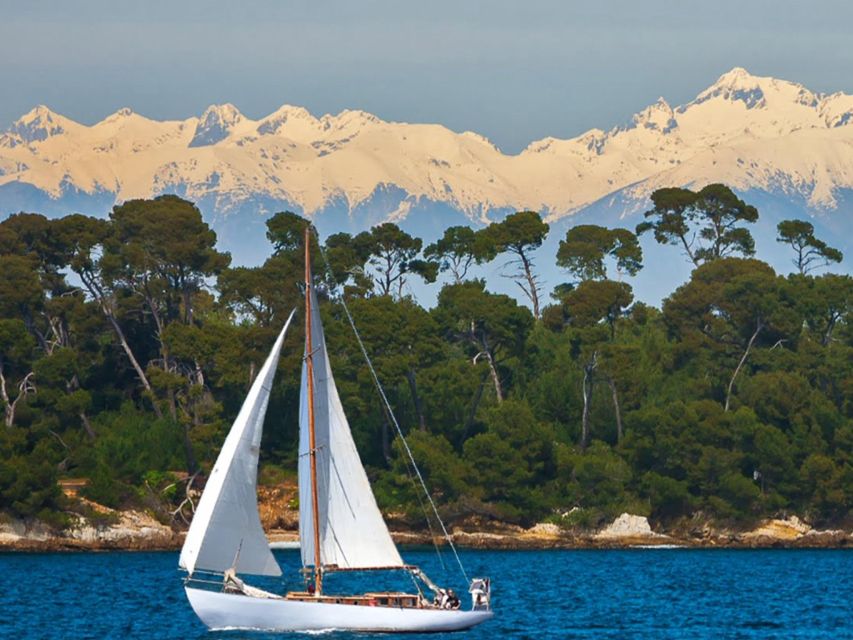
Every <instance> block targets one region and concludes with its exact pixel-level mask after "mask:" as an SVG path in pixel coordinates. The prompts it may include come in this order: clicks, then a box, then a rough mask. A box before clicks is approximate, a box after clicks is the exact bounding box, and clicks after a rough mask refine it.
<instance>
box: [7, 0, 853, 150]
mask: <svg viewBox="0 0 853 640" xmlns="http://www.w3.org/2000/svg"><path fill="white" fill-rule="evenodd" d="M851 25H853V2H843V1H825V0H824V1H821V0H815V1H812V2H806V1H802V2H790V1H789V0H773V1H771V0H736V1H732V0H718V1H715V2H700V1H694V0H680V1H675V0H672V1H670V0H644V1H642V2H638V1H636V0H612V1H606V0H605V1H599V2H593V1H592V0H590V1H588V2H583V3H582V2H575V1H571V0H564V1H546V0H541V1H540V0H524V1H523V2H521V1H520V2H506V1H503V0H492V1H490V2H480V1H473V0H468V1H465V0H455V1H450V2H447V1H444V0H430V1H429V2H417V3H416V2H404V1H402V0H397V1H393V0H386V1H380V0H375V1H353V0H347V1H337V0H335V1H332V0H307V1H299V2H295V1H286V0H266V1H262V0H254V1H253V0H243V1H241V2H222V1H219V0H205V1H196V0H181V1H175V0H170V1H162V0H147V1H145V2H134V3H129V2H117V1H116V0H108V1H107V0H74V1H73V2H69V1H54V2H50V1H43V2H14V1H12V0H0V129H5V128H6V127H7V126H8V125H10V124H11V123H12V121H13V120H15V119H16V118H17V117H18V116H20V115H21V114H23V113H25V112H26V111H28V110H29V109H30V108H32V107H33V106H35V105H36V104H42V103H43V104H47V105H48V106H50V107H51V108H52V109H54V110H56V111H59V112H60V113H63V114H65V115H67V116H69V117H71V118H74V119H75V120H78V121H80V122H83V123H87V124H91V123H93V122H96V121H98V120H100V119H101V118H103V117H105V116H106V115H108V114H110V113H112V112H114V111H115V110H116V109H118V108H120V107H124V106H129V107H131V108H132V109H134V110H135V111H137V112H139V113H141V114H143V115H146V116H149V117H152V118H157V119H164V118H185V117H189V116H191V115H198V114H200V113H201V112H202V111H203V110H204V108H205V107H207V106H208V105H209V104H212V103H222V102H232V103H234V104H235V105H236V106H237V107H238V108H239V109H240V110H241V111H243V113H245V114H246V115H248V116H250V117H253V118H257V117H261V116H264V115H266V114H268V113H270V112H272V111H274V110H275V109H276V108H278V107H279V106H280V105H282V104H284V103H289V104H295V105H300V106H304V107H307V108H308V109H309V110H310V111H311V112H312V113H314V114H315V115H322V114H323V113H327V112H331V113H337V112H338V111H340V110H342V109H346V108H352V109H364V110H366V111H370V112H372V113H375V114H376V115H378V116H379V117H381V118H384V119H387V120H398V121H407V122H438V123H441V124H444V125H446V126H448V127H450V128H451V129H454V130H457V131H463V130H474V131H477V132H478V133H481V134H483V135H486V136H487V137H489V138H490V139H491V140H492V141H493V142H495V144H497V145H498V146H499V147H500V148H501V149H502V150H504V151H505V152H509V153H516V152H518V151H519V150H521V149H522V148H524V147H525V146H526V145H527V144H528V143H529V142H530V141H532V140H535V139H539V138H542V137H545V136H549V135H552V136H557V137H562V138H567V137H572V136H575V135H577V134H579V133H582V132H583V131H585V130H587V129H590V128H592V127H598V128H602V129H608V128H610V127H612V126H614V125H619V124H622V123H624V122H626V121H627V120H628V119H630V116H631V115H632V114H633V113H635V112H637V111H639V110H640V109H642V108H643V107H645V106H646V105H648V104H650V103H652V102H654V101H655V100H656V99H657V97H658V96H661V95H662V96H663V97H664V98H666V99H667V100H668V101H669V102H670V103H671V104H673V105H675V104H680V103H683V102H686V101H689V100H690V99H692V98H693V97H694V96H695V95H696V94H697V93H698V92H699V91H701V90H702V89H703V88H705V87H707V86H708V85H709V84H711V83H712V82H713V81H714V80H715V79H716V78H717V77H718V76H719V75H721V74H722V73H724V72H725V71H727V70H728V69H730V68H732V67H734V66H742V67H746V68H747V69H748V70H749V71H750V72H751V73H754V74H756V75H773V76H776V77H781V78H785V79H788V80H794V81H797V82H801V83H803V84H805V85H806V86H807V87H808V88H810V89H812V90H814V91H823V92H833V91H845V92H847V93H853V73H852V72H851V70H853V47H851V46H850V43H851V36H853V26H851Z"/></svg>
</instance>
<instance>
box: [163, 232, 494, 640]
mask: <svg viewBox="0 0 853 640" xmlns="http://www.w3.org/2000/svg"><path fill="white" fill-rule="evenodd" d="M309 233H310V231H309V229H307V228H306V230H305V353H304V359H303V365H302V388H301V394H300V413H299V434H300V435H299V470H298V471H299V548H300V550H301V556H302V566H303V575H305V577H306V588H305V590H304V591H291V592H288V593H286V594H284V595H279V594H275V593H271V592H269V591H265V590H262V589H258V588H256V587H253V586H250V585H248V584H247V583H246V582H245V581H244V580H243V579H242V578H241V577H239V576H240V575H261V576H281V575H282V572H281V568H280V567H279V565H278V563H277V562H276V560H275V558H274V556H273V554H272V552H271V551H270V545H269V542H268V541H267V539H266V535H265V534H264V531H263V528H262V527H261V522H260V517H259V515H258V503H257V469H258V455H259V451H260V443H261V432H262V429H263V422H264V417H265V415H266V409H267V404H268V402H269V394H270V390H271V388H272V382H273V378H274V377H275V369H276V365H277V364H278V359H279V355H280V353H281V348H282V344H283V342H284V338H285V334H286V333H287V329H288V327H289V326H290V322H291V320H292V318H293V313H291V314H290V317H289V318H288V320H287V322H286V323H285V325H284V328H283V329H282V331H281V333H280V334H279V336H278V339H277V340H276V342H275V344H274V345H273V348H272V351H271V352H270V354H269V356H268V357H267V360H266V362H265V363H264V366H263V367H262V368H261V370H260V372H259V373H258V376H257V378H256V379H255V381H254V383H253V385H252V387H251V389H250V390H249V393H248V395H247V396H246V399H245V401H244V403H243V407H242V408H241V410H240V413H239V414H238V416H237V419H236V420H235V421H234V424H233V426H232V427H231V431H230V432H229V434H228V436H227V438H226V440H225V443H224V445H223V447H222V450H221V452H220V454H219V457H218V458H217V460H216V464H215V465H214V467H213V471H212V472H211V474H210V477H209V479H208V482H207V486H206V487H205V490H204V493H203V494H202V497H201V500H200V501H199V505H198V508H197V510H196V513H195V516H194V518H193V521H192V524H191V525H190V530H189V532H188V533H187V538H186V541H185V542H184V546H183V549H182V550H181V556H180V561H179V565H180V567H181V568H182V569H185V570H186V571H187V573H188V576H187V579H186V582H185V590H186V594H187V598H188V599H189V601H190V605H191V606H192V608H193V610H194V611H195V612H196V614H197V615H198V617H199V618H200V619H201V620H202V622H204V624H205V625H207V626H208V627H209V628H211V629H258V630H267V631H321V630H329V629H340V630H352V631H380V632H402V631H406V632H412V631H417V632H439V631H457V630H461V629H467V628H470V627H472V626H474V625H477V624H480V623H481V622H484V621H485V620H487V619H489V618H490V617H492V615H493V614H492V611H491V605H490V583H489V580H488V578H479V579H475V580H473V581H471V583H470V587H469V593H470V594H471V600H472V604H471V609H470V610H467V611H463V610H462V609H461V603H460V601H459V598H458V597H456V595H455V594H454V593H453V591H452V590H450V589H445V588H442V587H439V586H438V585H436V584H435V583H434V582H433V581H432V580H430V579H429V577H427V576H426V574H424V573H423V572H422V571H421V570H420V569H419V568H418V567H416V566H413V565H408V564H406V563H405V562H404V561H403V558H402V557H401V556H400V553H399V551H398V550H397V547H396V545H395V544H394V542H393V540H392V539H391V534H390V533H389V531H388V527H387V525H386V524H385V521H384V520H383V518H382V514H381V513H380V511H379V507H378V506H377V504H376V499H375V497H374V495H373V491H372V490H371V488H370V482H369V481H368V478H367V474H366V473H365V471H364V467H363V466H362V464H361V459H360V458H359V455H358V451H357V449H356V447H355V443H354V441H353V439H352V434H351V432H350V428H349V423H348V422H347V418H346V415H345V414H344V410H343V406H342V405H341V401H340V398H339V397H338V391H337V387H336V386H335V381H334V378H333V376H332V370H331V365H330V362H329V357H328V354H327V351H326V343H325V337H324V334H323V326H322V323H321V321H320V315H319V313H317V312H316V309H317V296H316V293H315V291H314V287H313V283H312V278H311V269H310V264H311V263H310V254H309V247H310V235H309ZM294 313H295V310H294ZM353 328H354V327H353ZM365 355H366V354H365ZM382 396H383V401H385V397H384V394H382ZM388 409H389V410H390V407H388ZM401 436H402V434H401ZM406 449H407V452H408V447H406ZM419 477H420V476H419ZM437 515H438V514H437V513H436V516H437ZM442 528H443V525H442ZM448 542H449V544H450V545H451V548H452V544H453V543H452V541H451V540H450V539H449V537H448ZM454 553H455V549H454ZM457 559H458V556H457ZM460 568H461V563H460ZM343 571H359V572H379V571H382V572H391V571H397V572H400V571H402V572H405V573H408V574H409V575H410V576H411V578H412V582H413V584H414V585H415V588H416V593H404V592H389V591H383V592H366V593H361V594H329V593H326V592H324V590H323V586H324V585H323V578H324V576H325V575H328V574H330V573H334V572H343ZM463 574H464V570H463ZM427 594H430V595H427Z"/></svg>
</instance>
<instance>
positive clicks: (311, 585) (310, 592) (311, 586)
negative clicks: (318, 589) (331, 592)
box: [308, 582, 314, 596]
mask: <svg viewBox="0 0 853 640" xmlns="http://www.w3.org/2000/svg"><path fill="white" fill-rule="evenodd" d="M308 595H309V596H313V595H314V583H313V582H309V583H308Z"/></svg>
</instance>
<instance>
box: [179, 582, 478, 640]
mask: <svg viewBox="0 0 853 640" xmlns="http://www.w3.org/2000/svg"><path fill="white" fill-rule="evenodd" d="M185 590H186V593H187V598H188V599H189V601H190V605H191V606H192V608H193V611H195V613H196V615H197V616H198V617H199V618H200V619H201V621H202V622H203V623H204V624H205V625H206V626H207V627H208V628H209V629H212V630H222V629H257V630H263V631H326V630H332V629H339V630H347V631H379V632H432V631H460V630H462V629H468V628H470V627H473V626H475V625H478V624H480V623H481V622H485V621H486V620H488V619H489V618H491V617H492V615H493V614H492V612H491V611H461V610H455V611H448V610H442V609H404V608H395V607H369V606H361V605H350V604H330V603H320V602H305V601H300V600H285V599H284V598H280V599H279V598H253V597H250V596H245V595H240V594H231V593H221V592H216V591H205V590H203V589H194V588H192V587H185Z"/></svg>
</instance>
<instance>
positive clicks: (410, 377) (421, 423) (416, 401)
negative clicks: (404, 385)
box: [406, 369, 426, 431]
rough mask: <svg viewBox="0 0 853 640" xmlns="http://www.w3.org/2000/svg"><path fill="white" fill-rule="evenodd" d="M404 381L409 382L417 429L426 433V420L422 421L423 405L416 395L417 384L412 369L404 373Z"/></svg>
mask: <svg viewBox="0 0 853 640" xmlns="http://www.w3.org/2000/svg"><path fill="white" fill-rule="evenodd" d="M406 380H408V381H409V390H410V391H411V392H412V402H413V403H414V405H415V413H416V414H417V416H418V428H419V429H420V430H421V431H426V420H424V411H423V405H421V397H420V395H419V394H418V383H417V380H416V379H415V372H414V370H413V369H409V370H408V371H406Z"/></svg>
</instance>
